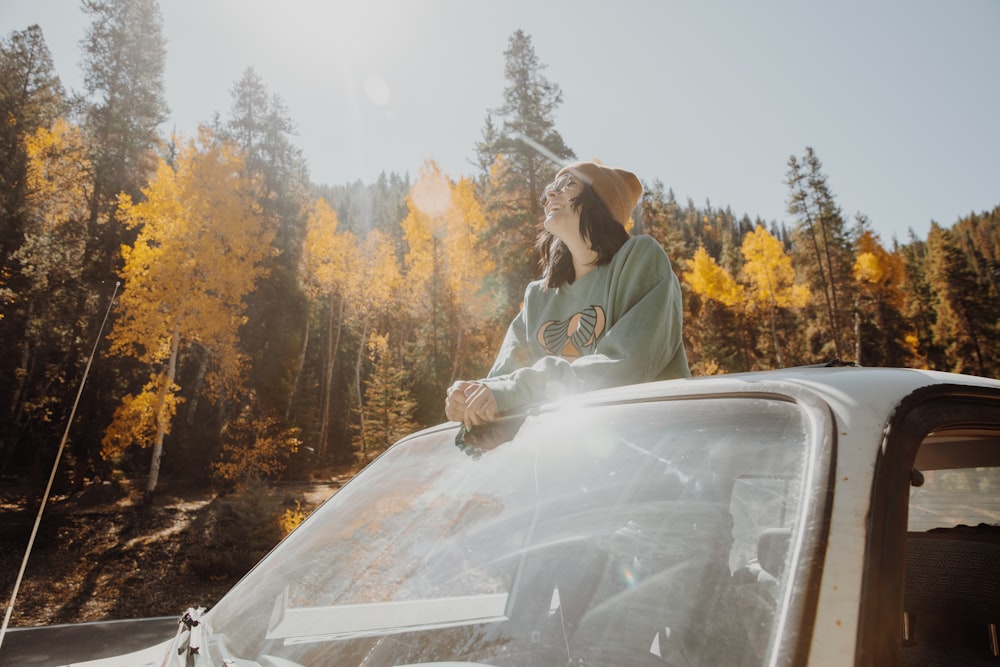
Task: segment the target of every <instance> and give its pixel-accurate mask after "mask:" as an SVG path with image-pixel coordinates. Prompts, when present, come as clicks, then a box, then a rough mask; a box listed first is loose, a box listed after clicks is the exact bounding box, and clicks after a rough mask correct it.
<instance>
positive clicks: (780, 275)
mask: <svg viewBox="0 0 1000 667" xmlns="http://www.w3.org/2000/svg"><path fill="white" fill-rule="evenodd" d="M740 253H741V254H742V255H743V259H744V263H743V268H742V270H741V276H742V277H743V279H744V281H745V285H746V286H747V291H748V292H749V296H750V300H749V302H748V304H747V306H749V307H751V308H757V309H761V310H763V311H765V312H767V314H768V321H769V323H770V330H771V343H772V345H773V346H774V353H775V356H776V357H777V360H778V365H779V366H784V365H785V362H784V355H783V354H782V352H781V345H780V344H779V342H778V330H777V325H776V319H777V310H778V309H779V308H803V307H804V306H805V305H806V304H807V303H808V301H809V288H808V287H806V286H805V285H800V284H797V283H796V282H795V267H794V266H793V265H792V258H791V255H789V254H788V253H787V252H786V251H785V248H784V246H782V244H781V241H779V240H778V239H776V238H774V236H772V235H771V233H770V232H768V231H767V230H766V229H764V227H763V226H761V225H757V228H756V229H755V230H754V231H752V232H749V233H748V234H747V235H746V236H745V237H744V238H743V245H742V246H740Z"/></svg>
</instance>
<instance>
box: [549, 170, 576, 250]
mask: <svg viewBox="0 0 1000 667" xmlns="http://www.w3.org/2000/svg"><path fill="white" fill-rule="evenodd" d="M582 189H583V185H582V184H581V183H580V181H579V180H577V178H576V177H575V176H573V175H572V174H564V175H563V176H560V177H559V178H557V179H556V180H555V182H553V183H551V184H550V185H548V186H547V187H546V188H545V223H544V224H545V230H546V231H547V232H549V233H550V234H552V235H553V236H555V237H557V238H558V239H560V240H561V241H562V242H563V243H567V244H568V243H570V241H571V240H573V239H578V238H580V211H579V210H578V209H577V208H575V207H574V206H573V204H572V200H573V199H574V198H575V197H577V196H579V194H580V191H581V190H582Z"/></svg>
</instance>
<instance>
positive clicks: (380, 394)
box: [354, 334, 417, 463]
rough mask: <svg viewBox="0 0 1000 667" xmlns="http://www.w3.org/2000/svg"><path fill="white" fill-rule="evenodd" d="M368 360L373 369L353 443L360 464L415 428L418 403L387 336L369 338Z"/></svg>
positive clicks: (367, 384)
mask: <svg viewBox="0 0 1000 667" xmlns="http://www.w3.org/2000/svg"><path fill="white" fill-rule="evenodd" d="M368 350H369V359H370V361H371V363H372V364H373V366H374V368H373V370H372V373H371V375H370V376H369V377H368V380H367V381H366V382H365V398H364V402H363V403H362V404H361V406H360V409H359V411H360V412H363V413H364V418H363V419H361V420H359V423H361V424H363V425H364V427H363V429H360V430H359V432H358V433H357V435H356V436H355V439H354V447H355V449H356V450H357V454H358V458H359V460H360V461H361V462H362V463H367V462H368V460H369V459H370V458H371V457H372V456H374V455H375V454H379V453H381V452H383V451H385V449H386V448H388V447H389V445H391V444H393V443H394V442H396V441H397V440H399V439H400V438H402V437H403V436H405V435H407V434H408V433H410V432H411V431H413V430H414V429H415V428H416V422H415V421H414V419H413V416H414V412H415V410H416V406H417V402H416V401H415V400H414V399H413V396H412V395H411V393H410V390H409V388H408V386H409V378H408V373H407V372H406V369H405V368H403V367H402V366H399V365H397V363H396V360H395V357H394V355H393V354H392V350H391V348H390V347H389V337H388V336H387V335H379V334H372V335H371V338H370V339H369V342H368Z"/></svg>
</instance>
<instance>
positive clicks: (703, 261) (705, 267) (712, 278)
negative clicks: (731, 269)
mask: <svg viewBox="0 0 1000 667" xmlns="http://www.w3.org/2000/svg"><path fill="white" fill-rule="evenodd" d="M687 265H688V268H687V270H686V271H684V272H683V274H682V277H683V278H684V282H686V283H687V284H688V285H690V286H691V289H692V290H694V292H695V294H698V295H700V296H703V297H705V298H706V299H712V300H714V301H718V302H720V303H722V304H723V305H725V306H728V307H730V308H732V307H733V306H736V305H738V304H741V303H743V299H744V293H743V292H744V291H743V286H742V285H740V284H739V283H738V282H736V279H735V278H733V277H732V276H731V275H729V273H728V272H727V271H726V270H725V269H724V268H722V267H721V266H719V265H718V263H717V262H716V261H715V259H714V258H713V257H712V256H711V255H709V254H708V251H707V250H705V247H704V246H702V247H700V248H698V249H697V250H696V251H695V253H694V257H692V258H691V259H690V260H689V261H688V263H687Z"/></svg>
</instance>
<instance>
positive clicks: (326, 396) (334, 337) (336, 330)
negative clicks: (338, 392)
mask: <svg viewBox="0 0 1000 667" xmlns="http://www.w3.org/2000/svg"><path fill="white" fill-rule="evenodd" d="M333 304H334V295H333V294H330V309H329V314H328V316H327V324H326V372H325V373H324V374H323V404H322V405H323V407H322V409H321V411H320V429H319V447H318V448H317V450H318V458H319V460H321V461H322V460H323V459H324V458H325V457H326V454H327V451H328V449H329V446H330V413H331V412H332V411H333V369H334V365H335V364H336V361H337V350H338V348H340V331H341V323H342V322H343V321H344V299H343V297H341V298H340V300H339V302H338V307H337V308H336V311H337V315H336V318H335V317H334V307H333ZM334 320H336V321H334Z"/></svg>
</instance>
